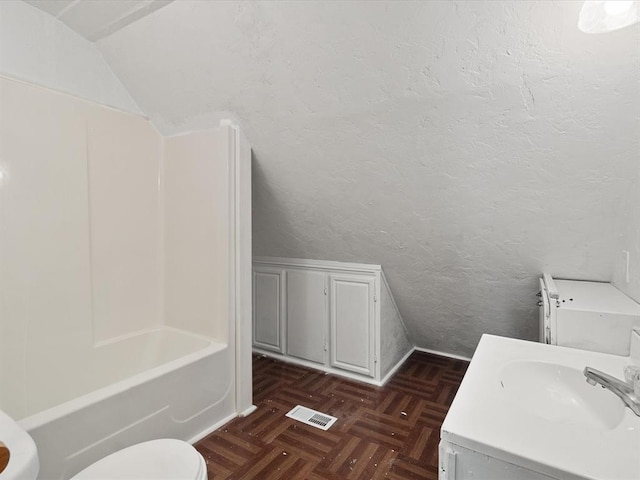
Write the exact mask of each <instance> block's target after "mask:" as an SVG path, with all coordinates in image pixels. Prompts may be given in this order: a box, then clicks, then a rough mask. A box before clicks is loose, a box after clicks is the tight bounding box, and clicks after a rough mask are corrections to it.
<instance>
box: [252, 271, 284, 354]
mask: <svg viewBox="0 0 640 480" xmlns="http://www.w3.org/2000/svg"><path fill="white" fill-rule="evenodd" d="M284 279H285V272H284V270H281V269H278V268H266V267H260V268H254V269H253V345H254V346H255V347H258V348H263V349H265V350H271V351H274V352H278V353H284V345H283V339H284V334H283V333H284V319H283V314H284V312H283V308H282V306H283V305H284Z"/></svg>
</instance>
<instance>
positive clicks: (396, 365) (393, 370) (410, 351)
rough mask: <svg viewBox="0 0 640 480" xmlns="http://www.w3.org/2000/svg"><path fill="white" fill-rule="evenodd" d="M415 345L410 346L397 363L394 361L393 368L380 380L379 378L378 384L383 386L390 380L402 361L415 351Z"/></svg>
mask: <svg viewBox="0 0 640 480" xmlns="http://www.w3.org/2000/svg"><path fill="white" fill-rule="evenodd" d="M415 350H416V347H411V349H410V350H409V351H408V352H407V353H406V355H405V356H404V357H402V358H401V359H400V360H398V363H396V364H395V365H394V366H393V368H392V369H391V370H389V373H387V374H386V375H385V376H384V378H383V379H382V380H380V385H381V386H383V387H384V385H385V384H386V383H387V382H388V381H389V380H391V377H393V376H394V375H395V374H396V372H397V371H398V369H399V368H400V367H401V366H402V365H403V364H404V362H406V361H407V359H408V358H409V357H410V356H411V354H412V353H413V352H415Z"/></svg>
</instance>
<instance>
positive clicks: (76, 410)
mask: <svg viewBox="0 0 640 480" xmlns="http://www.w3.org/2000/svg"><path fill="white" fill-rule="evenodd" d="M41 353H42V355H41V361H42V369H41V370H40V374H39V375H38V377H39V378H37V379H30V382H29V385H28V386H27V388H26V393H25V396H26V398H28V399H30V401H29V402H25V403H28V404H29V409H30V410H31V411H27V415H28V416H27V417H26V418H23V419H22V420H20V422H19V423H20V424H21V425H22V426H23V428H25V429H26V430H27V431H28V432H29V433H30V434H31V436H32V437H33V438H34V440H35V441H36V444H37V446H38V453H39V457H40V475H39V478H40V479H41V480H49V479H52V480H53V479H55V480H58V479H63V480H64V479H67V478H69V477H71V476H73V475H74V474H75V473H77V472H78V471H80V470H82V469H83V468H84V467H86V466H87V465H89V464H91V463H93V462H95V461H97V460H98V459H100V458H102V457H104V456H105V455H108V454H109V453H111V452H113V451H115V450H118V449H120V448H124V447H126V446H129V445H132V444H134V443H138V442H141V441H145V440H149V439H152V438H160V437H172V438H179V439H182V440H187V441H191V442H193V441H195V440H197V439H199V438H201V437H203V436H205V435H206V434H208V433H209V432H211V431H212V430H214V429H215V428H217V427H218V426H220V425H222V424H223V423H225V422H226V421H228V420H230V419H231V418H232V417H234V416H235V374H234V373H233V372H234V366H235V361H234V350H233V349H232V348H230V347H228V346H227V345H225V344H220V343H215V342H212V341H210V340H208V339H206V338H204V337H201V336H198V335H193V334H191V333H188V332H184V331H181V330H177V329H173V328H169V327H162V328H160V329H157V330H153V331H147V332H143V333H140V334H137V335H132V336H128V337H126V338H122V339H120V340H118V341H114V342H109V343H105V344H102V345H99V346H96V347H94V348H92V349H89V350H87V351H85V352H80V351H78V352H73V355H71V354H70V352H64V351H55V350H54V349H52V350H51V351H49V352H41ZM54 384H55V387H56V388H54Z"/></svg>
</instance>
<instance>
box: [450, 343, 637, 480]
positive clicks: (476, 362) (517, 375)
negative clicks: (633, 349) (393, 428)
mask: <svg viewBox="0 0 640 480" xmlns="http://www.w3.org/2000/svg"><path fill="white" fill-rule="evenodd" d="M628 362H629V359H628V358H626V357H620V356H616V355H609V354H604V353H596V352H588V351H584V350H577V349H573V348H565V347H558V346H552V345H544V344H540V343H535V342H525V341H522V340H515V339H511V338H503V337H496V336H493V335H484V336H483V337H482V339H481V340H480V343H479V345H478V348H477V349H476V352H475V354H474V356H473V360H472V361H471V365H470V366H469V369H468V370H467V373H466V375H465V377H464V379H463V381H462V384H461V385H460V389H459V390H458V393H457V395H456V397H455V399H454V401H453V404H452V405H451V408H450V409H449V412H448V414H447V417H446V418H445V420H444V423H443V424H442V430H441V439H442V440H443V441H444V442H447V444H451V445H456V446H459V447H462V448H465V449H467V450H472V451H474V452H479V453H480V454H481V455H483V456H484V457H483V458H487V457H490V458H494V459H497V460H498V461H501V462H503V464H505V465H507V464H508V465H511V466H513V465H516V466H518V468H524V469H528V470H532V471H534V472H537V473H540V474H542V475H543V476H542V477H531V478H549V477H550V478H561V479H563V480H578V479H579V480H586V479H588V480H594V479H597V480H630V479H640V456H639V455H638V452H640V417H637V416H636V415H635V414H634V413H633V412H632V411H631V410H630V409H629V408H627V407H626V406H624V404H623V403H622V401H621V400H620V399H619V398H618V397H617V396H616V395H615V394H613V393H612V392H610V391H608V390H605V389H603V388H601V387H600V386H591V385H589V384H588V383H587V382H586V381H585V377H584V375H583V374H582V370H583V369H584V368H585V367H586V366H589V367H593V368H596V369H598V370H601V371H602V372H605V373H607V374H609V375H612V376H614V377H618V378H622V376H623V369H624V366H625V365H626V364H627V363H628ZM488 478H497V477H495V476H494V477H488ZM500 478H507V477H500ZM514 478H523V477H514ZM527 478H529V477H527Z"/></svg>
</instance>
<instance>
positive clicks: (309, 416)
mask: <svg viewBox="0 0 640 480" xmlns="http://www.w3.org/2000/svg"><path fill="white" fill-rule="evenodd" d="M287 417H289V418H293V419H294V420H298V421H299V422H302V423H306V424H307V425H311V426H312V427H316V428H319V429H321V430H329V427H331V425H333V424H334V423H336V420H338V419H337V418H336V417H332V416H331V415H327V414H326V413H322V412H316V411H315V410H311V409H310V408H307V407H303V406H302V405H297V406H296V407H294V408H293V410H291V411H290V412H289V413H287Z"/></svg>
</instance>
